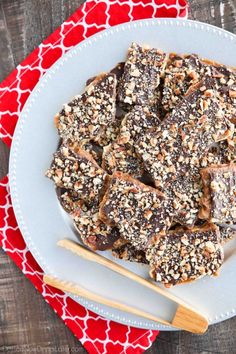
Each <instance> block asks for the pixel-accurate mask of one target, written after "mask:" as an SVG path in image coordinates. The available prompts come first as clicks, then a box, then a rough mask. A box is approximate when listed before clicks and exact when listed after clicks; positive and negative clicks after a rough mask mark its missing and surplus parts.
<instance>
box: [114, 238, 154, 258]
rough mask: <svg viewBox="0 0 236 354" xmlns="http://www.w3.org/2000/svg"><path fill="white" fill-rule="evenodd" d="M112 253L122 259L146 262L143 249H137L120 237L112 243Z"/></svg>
mask: <svg viewBox="0 0 236 354" xmlns="http://www.w3.org/2000/svg"><path fill="white" fill-rule="evenodd" d="M112 255H113V256H114V257H116V258H119V259H122V260H123V261H128V262H136V263H143V264H148V261H147V259H146V256H145V252H144V251H142V250H137V249H136V248H135V247H134V246H132V245H131V243H129V242H127V241H125V240H122V239H121V238H120V239H119V240H117V241H116V242H115V243H114V245H113V248H112Z"/></svg>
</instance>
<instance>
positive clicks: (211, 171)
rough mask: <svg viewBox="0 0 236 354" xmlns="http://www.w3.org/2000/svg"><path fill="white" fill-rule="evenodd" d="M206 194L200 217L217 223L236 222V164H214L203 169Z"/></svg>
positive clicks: (202, 174)
mask: <svg viewBox="0 0 236 354" xmlns="http://www.w3.org/2000/svg"><path fill="white" fill-rule="evenodd" d="M201 176H202V180H203V188H204V195H203V197H202V200H201V202H202V205H203V208H202V210H201V212H200V217H202V218H206V219H209V220H210V221H212V222H214V223H217V224H235V223H236V165H234V164H229V165H215V166H214V165H212V166H210V167H206V168H204V169H202V170H201Z"/></svg>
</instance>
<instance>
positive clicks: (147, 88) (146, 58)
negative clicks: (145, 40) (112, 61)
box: [118, 43, 166, 106]
mask: <svg viewBox="0 0 236 354" xmlns="http://www.w3.org/2000/svg"><path fill="white" fill-rule="evenodd" d="M165 62H166V55H165V54H164V53H162V52H161V51H159V50H157V49H154V48H153V49H147V48H144V47H140V46H139V45H138V44H136V43H132V45H131V47H130V48H129V50H128V58H127V60H126V62H125V66H124V74H123V76H122V78H121V82H120V85H119V90H118V98H119V100H120V101H121V102H123V103H125V104H127V105H135V104H138V105H146V106H147V105H153V104H155V102H156V101H157V92H156V91H157V87H158V86H159V84H160V77H161V76H162V74H163V71H164V68H165Z"/></svg>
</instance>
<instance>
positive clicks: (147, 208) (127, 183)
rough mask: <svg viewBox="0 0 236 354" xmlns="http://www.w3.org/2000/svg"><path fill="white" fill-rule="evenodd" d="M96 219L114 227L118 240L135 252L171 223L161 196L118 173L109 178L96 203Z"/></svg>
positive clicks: (161, 194)
mask: <svg viewBox="0 0 236 354" xmlns="http://www.w3.org/2000/svg"><path fill="white" fill-rule="evenodd" d="M145 216H146V217H145ZM147 216H148V217H147ZM100 217H101V218H102V220H103V221H104V222H107V223H109V224H111V225H115V226H117V227H118V229H119V231H120V234H121V237H122V238H123V239H125V240H127V241H129V242H130V243H131V244H132V245H133V246H134V247H136V249H138V250H142V249H145V247H147V244H148V242H149V241H150V240H151V239H152V238H153V237H154V236H155V235H156V234H157V233H159V232H162V231H164V230H167V229H168V228H169V227H170V225H171V222H172V218H171V212H170V210H169V209H168V205H167V204H166V200H165V196H164V195H163V193H160V192H159V191H158V190H156V189H154V188H151V187H148V186H146V185H145V184H143V183H141V182H139V181H137V180H135V179H133V178H131V177H130V176H129V175H127V174H123V173H121V172H115V173H114V174H113V176H112V179H111V181H110V183H109V185H108V188H107V191H106V193H105V195H104V197H103V200H102V202H101V204H100Z"/></svg>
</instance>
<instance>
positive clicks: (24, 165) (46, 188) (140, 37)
mask: <svg viewBox="0 0 236 354" xmlns="http://www.w3.org/2000/svg"><path fill="white" fill-rule="evenodd" d="M132 41H137V42H138V43H140V44H149V45H151V46H154V47H158V48H161V49H163V50H165V51H167V52H170V51H175V52H180V53H197V54H200V55H201V56H202V57H206V58H209V59H213V60H216V61H219V62H222V63H224V64H228V65H232V66H236V59H235V53H236V36H234V35H232V34H230V33H228V32H225V31H223V30H220V29H218V28H216V27H213V26H209V25H207V24H201V23H198V22H192V21H186V20H173V19H161V20H142V21H136V22H133V23H129V24H127V23H126V24H123V25H120V26H117V27H113V28H110V29H108V30H106V31H103V32H102V33H99V34H97V35H95V36H93V37H91V38H89V39H87V40H85V41H84V42H82V43H81V44H79V45H78V46H76V47H75V48H74V49H72V50H70V52H69V53H67V54H66V55H64V56H63V57H62V58H61V59H60V60H59V61H58V62H57V63H56V64H55V65H54V66H53V67H52V68H51V69H50V70H49V71H48V72H47V74H46V75H45V76H44V77H43V78H42V79H41V80H40V82H39V83H38V84H37V86H36V88H35V89H34V91H33V93H32V94H31V96H30V97H29V99H28V101H27V103H26V105H25V107H24V109H23V112H22V113H21V116H20V119H19V123H18V124H17V128H16V132H15V135H14V141H13V146H12V150H11V157H10V188H11V195H12V200H13V205H14V210H15V214H16V218H17V221H18V224H19V226H20V229H21V231H22V233H23V236H24V239H25V241H26V243H27V245H28V247H29V249H30V250H31V252H32V253H33V255H34V257H35V258H36V260H37V261H38V263H39V264H40V266H41V267H42V268H43V270H44V271H45V272H46V273H49V274H52V275H54V276H58V277H59V278H62V279H65V280H68V281H73V282H76V283H78V284H80V285H82V286H84V287H85V288H88V289H89V290H92V291H93V292H95V293H98V294H100V295H103V296H106V297H109V298H112V299H115V300H118V301H121V302H124V303H126V304H130V305H136V306H137V307H139V308H140V309H143V310H145V311H149V312H151V313H153V314H154V315H158V316H161V317H163V318H165V319H167V320H168V319H171V316H172V314H173V311H174V306H173V305H171V304H170V303H169V302H167V301H165V300H164V299H163V298H161V297H159V296H157V295H156V294H154V293H153V292H151V291H149V290H147V289H145V288H143V287H141V286H139V285H137V284H135V283H132V282H130V281H129V280H127V279H125V278H123V277H121V276H119V275H117V274H115V273H113V272H111V271H109V270H107V269H105V268H103V267H102V266H99V265H96V264H93V263H89V262H87V261H85V260H83V259H80V258H79V257H77V256H75V255H73V254H71V253H69V252H68V251H66V250H63V249H60V248H58V247H57V246H56V243H57V241H58V240H60V239H62V238H64V237H69V238H71V239H74V240H76V236H75V234H74V232H73V230H72V228H71V227H70V223H69V220H68V218H67V217H66V216H65V213H64V212H63V211H62V209H61V207H60V206H59V203H58V201H57V197H56V193H55V190H54V187H53V183H52V182H51V181H50V180H48V179H47V178H45V177H44V172H45V171H46V169H47V168H48V167H49V165H50V162H51V158H52V154H53V152H54V151H55V150H56V148H57V144H58V136H57V133H56V129H55V128H54V125H53V116H54V114H55V113H56V112H57V111H59V110H60V108H61V106H62V103H64V102H67V101H68V100H69V99H70V98H72V97H73V96H74V95H75V94H78V93H80V92H82V90H83V88H84V84H85V81H86V80H87V79H88V78H89V77H91V76H94V75H95V74H97V73H99V72H101V71H106V70H109V69H111V68H112V67H113V66H114V65H115V64H116V63H117V62H119V61H122V60H124V58H125V55H126V52H127V48H128V47H129V45H130V43H131V42H132ZM227 248H228V250H227V251H226V261H225V263H224V265H223V267H222V271H221V274H220V276H219V277H217V278H208V277H205V278H204V279H202V280H199V281H197V282H195V283H193V284H186V285H181V286H177V287H174V288H173V289H171V290H170V292H171V293H174V294H176V295H178V296H180V297H181V298H182V299H184V300H186V301H188V302H189V303H191V304H192V305H194V306H195V307H196V308H198V309H199V310H200V311H202V312H203V313H205V314H206V315H207V316H208V317H209V319H210V323H211V324H212V323H216V322H219V321H222V320H224V319H227V318H229V317H232V316H234V314H235V309H236V296H235V294H236V277H235V269H236V255H235V254H233V249H236V242H234V241H233V242H231V243H230V244H228V246H227ZM103 254H104V253H103ZM105 254H106V256H107V257H109V258H110V253H109V252H107V253H105ZM119 263H122V264H123V265H124V266H125V267H127V268H129V269H132V270H133V271H135V272H137V273H138V274H140V275H142V276H144V277H148V270H147V267H146V266H142V265H136V264H129V263H128V262H119ZM73 298H74V299H75V300H76V301H78V302H79V303H81V304H83V305H84V306H86V307H87V308H89V309H91V310H93V311H95V312H96V313H99V314H101V315H103V316H105V317H107V318H110V319H113V320H115V321H118V322H122V323H125V324H130V325H133V326H136V327H142V328H151V329H157V328H158V329H160V328H161V329H167V327H163V326H159V325H158V324H156V323H153V322H149V321H145V320H144V319H142V318H136V317H134V316H130V315H128V314H126V313H122V312H119V311H114V310H113V309H110V308H107V307H105V306H103V305H100V304H97V303H92V302H88V301H86V300H85V299H83V298H79V297H74V296H73ZM168 329H169V328H168Z"/></svg>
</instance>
